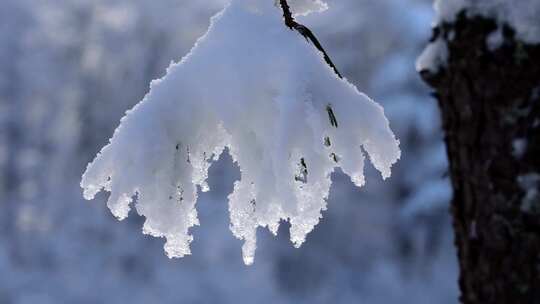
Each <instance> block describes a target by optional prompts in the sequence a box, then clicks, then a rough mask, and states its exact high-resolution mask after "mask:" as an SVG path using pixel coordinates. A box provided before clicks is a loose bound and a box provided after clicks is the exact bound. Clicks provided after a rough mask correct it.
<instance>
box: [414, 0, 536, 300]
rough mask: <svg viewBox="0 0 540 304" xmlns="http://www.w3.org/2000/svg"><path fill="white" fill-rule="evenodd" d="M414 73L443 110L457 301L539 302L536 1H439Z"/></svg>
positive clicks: (436, 3) (436, 2)
mask: <svg viewBox="0 0 540 304" xmlns="http://www.w3.org/2000/svg"><path fill="white" fill-rule="evenodd" d="M435 8H436V11H437V19H436V27H435V29H434V31H433V37H432V39H431V43H430V44H429V46H428V47H427V48H426V50H425V51H424V53H423V54H422V56H421V57H420V58H419V59H418V62H417V68H418V70H419V72H420V73H421V74H422V76H423V78H424V80H425V81H426V82H427V83H429V84H430V85H431V86H432V87H433V88H434V89H435V90H436V94H435V96H436V97H437V98H438V101H439V105H440V107H441V110H442V118H443V127H444V131H445V134H446V136H445V140H446V144H447V152H448V156H449V162H450V175H451V179H452V185H453V189H454V192H453V193H454V198H453V201H452V215H453V221H454V229H455V236H456V245H457V248H458V253H459V254H458V258H459V264H460V280H459V283H460V289H461V293H462V295H461V298H460V300H461V302H462V303H467V304H476V303H538V302H539V301H540V300H539V299H540V293H539V290H540V268H539V267H538V265H539V258H538V254H539V251H540V230H539V229H538V228H539V227H540V195H539V193H540V192H539V191H540V174H539V172H540V163H539V161H538V160H539V157H538V155H539V151H540V136H539V135H540V106H539V105H540V64H539V63H540V1H536V0H523V1H505V0H499V1H488V0H476V1H474V0H447V1H445V0H437V1H435Z"/></svg>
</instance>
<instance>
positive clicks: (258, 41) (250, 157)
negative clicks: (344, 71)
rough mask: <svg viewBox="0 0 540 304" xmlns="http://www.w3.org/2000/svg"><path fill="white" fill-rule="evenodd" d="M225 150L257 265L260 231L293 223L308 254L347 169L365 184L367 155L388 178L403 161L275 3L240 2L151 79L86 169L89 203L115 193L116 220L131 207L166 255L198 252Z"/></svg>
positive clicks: (247, 249)
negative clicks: (214, 171) (202, 211)
mask: <svg viewBox="0 0 540 304" xmlns="http://www.w3.org/2000/svg"><path fill="white" fill-rule="evenodd" d="M225 148H228V150H229V153H230V154H231V156H232V158H233V160H234V161H235V162H236V163H237V164H238V166H239V167H240V170H241V178H240V180H239V181H237V182H236V183H235V185H234V190H233V192H232V193H231V194H230V195H229V211H230V220H231V226H230V228H231V231H232V232H233V234H234V235H235V236H236V237H237V238H239V239H242V240H244V245H243V247H242V252H243V256H244V262H245V263H246V264H251V263H252V262H253V258H254V253H255V249H256V230H257V227H259V226H261V227H268V228H269V229H270V231H272V232H273V233H274V234H275V233H277V230H278V226H279V224H280V221H281V220H288V221H290V223H291V227H290V235H291V241H292V242H293V243H294V245H295V246H300V245H301V244H302V243H303V242H304V241H305V238H306V235H307V233H309V232H310V231H311V230H313V228H314V226H315V225H317V223H318V222H319V219H320V218H321V211H322V210H325V209H326V198H327V197H328V193H329V189H330V185H331V180H330V174H331V173H332V172H333V170H334V169H335V168H336V167H340V168H341V169H342V170H343V172H345V173H346V174H348V175H349V176H350V177H351V179H352V180H353V182H354V183H355V184H356V185H357V186H362V185H363V184H364V174H363V167H364V158H365V155H364V152H363V151H365V153H366V154H367V155H368V156H369V157H370V160H371V161H372V163H373V165H374V166H375V168H377V169H378V170H379V171H380V172H381V174H382V176H383V178H387V177H389V176H390V168H391V166H392V164H393V163H395V162H396V161H397V159H398V158H399V157H400V150H399V147H398V141H397V140H396V139H395V137H394V135H393V133H392V131H391V130H390V128H389V123H388V121H387V119H386V118H385V116H384V113H383V109H382V108H381V107H380V106H379V105H378V104H376V103H375V102H373V101H372V100H371V99H369V98H368V97H367V96H366V95H364V94H362V93H360V92H359V91H358V90H357V89H356V87H354V86H353V85H352V84H350V83H349V82H347V81H346V80H343V79H339V78H338V77H337V76H336V75H335V74H334V72H333V70H332V69H331V68H330V67H328V66H327V65H326V63H325V62H324V60H323V59H322V56H321V54H320V53H319V52H318V51H317V50H316V49H315V48H314V47H313V46H311V45H309V44H308V43H307V42H306V41H305V39H304V38H302V37H301V36H300V35H298V34H297V33H296V32H295V31H291V30H289V29H288V28H287V27H285V26H284V25H283V21H282V16H281V11H280V10H279V9H277V8H276V7H275V6H274V5H273V3H272V2H271V1H265V0H251V1H245V0H234V1H232V2H231V3H230V4H229V5H228V6H227V7H226V8H225V9H224V10H223V11H222V12H220V13H218V14H217V15H216V16H215V17H213V18H212V23H211V26H210V28H209V30H208V32H207V33H206V34H205V35H204V36H203V37H202V38H200V39H199V40H198V42H197V43H196V45H195V47H194V48H193V49H192V50H191V52H190V53H189V54H188V55H187V56H185V57H184V58H183V59H182V60H181V61H180V62H179V63H173V64H171V65H170V67H169V68H168V69H167V75H166V76H165V77H164V78H162V79H160V80H156V81H153V82H152V84H151V86H150V92H149V93H148V94H147V95H146V96H145V98H144V99H143V100H142V101H141V102H140V103H139V104H137V105H136V106H135V107H134V108H133V109H131V110H130V111H128V112H127V113H126V116H125V117H123V118H122V120H121V123H120V126H119V127H118V128H117V129H116V131H115V132H114V135H113V137H112V139H111V140H110V143H109V144H108V145H107V146H105V147H104V148H103V149H102V150H101V152H100V153H99V154H98V155H97V157H96V158H95V160H94V161H93V162H92V163H91V164H89V165H88V168H87V170H86V172H85V173H84V175H83V178H82V181H81V187H82V188H83V189H84V197H85V198H86V199H92V198H94V196H95V195H96V194H97V193H98V192H99V191H101V190H106V191H109V192H110V193H111V194H110V197H109V200H108V202H107V205H108V207H109V208H110V210H111V212H112V213H113V214H114V215H115V216H116V217H117V218H119V219H123V218H125V217H127V216H128V213H129V210H130V207H129V205H130V203H131V201H132V200H133V198H134V197H136V198H137V203H136V210H137V212H138V213H139V214H141V215H143V216H145V217H146V221H145V223H144V227H143V232H144V233H146V234H150V235H153V236H156V237H165V238H166V239H167V242H166V244H165V251H166V253H167V255H168V256H169V257H182V256H184V255H187V254H190V246H189V245H190V242H191V241H192V239H193V237H192V236H191V235H190V234H189V229H190V227H192V226H194V225H198V224H199V222H198V218H197V211H196V209H195V203H196V201H197V192H198V189H199V188H200V189H201V190H202V191H206V190H208V189H209V188H208V185H207V184H206V179H207V176H208V168H209V166H210V164H211V162H212V161H214V160H216V159H217V158H218V157H219V155H220V154H221V153H222V152H223V151H224V149H225Z"/></svg>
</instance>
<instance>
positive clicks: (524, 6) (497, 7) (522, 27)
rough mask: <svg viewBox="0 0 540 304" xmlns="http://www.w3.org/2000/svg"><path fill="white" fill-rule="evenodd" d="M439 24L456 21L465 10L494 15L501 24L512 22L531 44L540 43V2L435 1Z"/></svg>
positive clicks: (519, 36) (489, 16)
mask: <svg viewBox="0 0 540 304" xmlns="http://www.w3.org/2000/svg"><path fill="white" fill-rule="evenodd" d="M434 7H435V11H436V12H437V20H436V21H437V23H439V22H441V21H446V22H452V21H454V19H455V17H456V15H457V14H458V13H459V12H460V11H461V10H463V9H466V10H467V14H468V15H470V16H476V15H479V16H484V17H488V18H494V19H495V20H497V21H498V22H499V25H502V24H508V25H510V26H511V27H512V28H513V29H514V30H515V31H516V33H517V36H518V38H519V39H521V40H522V41H524V42H527V43H540V22H539V21H538V20H539V19H538V18H539V17H538V16H540V1H537V0H521V1H506V0H435V3H434Z"/></svg>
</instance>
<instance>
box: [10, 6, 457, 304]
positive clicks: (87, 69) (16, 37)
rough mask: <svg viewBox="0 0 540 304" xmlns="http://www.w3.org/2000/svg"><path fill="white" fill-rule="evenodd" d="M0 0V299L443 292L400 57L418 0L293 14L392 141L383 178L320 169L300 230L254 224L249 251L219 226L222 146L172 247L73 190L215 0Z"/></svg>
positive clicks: (224, 212) (446, 224) (225, 171)
mask: <svg viewBox="0 0 540 304" xmlns="http://www.w3.org/2000/svg"><path fill="white" fill-rule="evenodd" d="M0 2H1V3H0V4H1V6H0V303H2V304H11V303H33V304H35V303H38V304H42V303H43V304H47V303H55V304H56V303H81V304H82V303H375V304H379V303H415V304H417V303H426V304H432V303H457V294H458V290H457V261H456V257H455V250H454V247H453V237H452V231H451V225H450V218H449V215H448V211H447V209H448V201H449V199H450V196H451V193H450V187H449V182H448V178H447V176H446V167H447V161H446V154H445V150H444V145H443V141H442V134H441V132H440V126H439V124H440V122H439V113H438V109H437V105H436V103H435V101H434V100H432V99H431V98H430V96H429V91H428V89H427V87H426V86H424V85H423V84H422V83H421V81H420V78H419V77H418V75H417V74H416V72H415V69H414V62H415V59H416V57H417V56H418V54H420V52H421V50H422V48H423V46H424V45H425V43H426V42H427V40H428V38H429V35H430V31H431V27H430V24H431V21H432V18H433V12H432V8H431V3H430V1H429V0H377V1H374V0H329V1H327V2H328V4H329V9H328V10H327V11H326V12H324V13H321V14H312V15H309V16H305V17H301V18H300V19H301V22H303V23H305V24H306V25H308V26H309V27H310V28H311V29H312V30H313V31H314V32H315V33H316V34H317V36H318V37H319V39H320V40H321V42H322V43H323V45H324V46H325V47H326V49H327V51H328V52H329V54H330V55H331V57H332V58H333V60H334V62H335V63H336V65H337V66H338V67H339V68H340V70H341V71H342V73H343V74H344V75H345V76H346V77H347V78H348V79H349V80H350V81H351V82H353V83H354V84H356V85H357V86H358V87H359V89H360V90H361V91H364V92H366V93H367V94H368V95H370V96H371V97H373V98H374V99H375V100H377V101H378V102H379V103H381V104H382V105H383V106H384V107H385V111H386V114H387V116H388V117H389V120H390V122H391V126H392V128H393V129H394V131H395V132H396V133H397V135H398V137H399V138H400V140H401V147H402V150H403V157H402V160H401V161H400V162H399V163H398V164H397V165H396V166H395V168H394V170H393V175H392V178H391V179H389V180H388V181H385V182H383V181H382V180H381V178H380V176H379V175H378V174H376V172H374V171H375V170H374V169H373V168H372V167H370V166H369V165H368V169H367V170H368V178H367V185H366V186H365V187H363V188H361V189H357V188H355V187H354V186H353V184H352V183H351V182H350V180H349V179H348V177H347V176H345V175H343V174H342V173H340V172H338V173H336V174H334V175H333V179H334V184H333V186H332V190H331V195H330V198H329V208H328V211H326V212H325V213H324V218H323V219H322V221H321V223H320V224H319V225H318V226H317V227H316V228H315V230H314V231H313V232H312V233H311V234H310V235H309V236H308V238H307V242H306V243H305V244H304V245H303V247H301V248H300V249H295V248H293V247H292V245H291V243H290V242H289V241H288V229H287V228H288V227H287V225H282V227H281V229H280V231H279V235H278V237H273V236H272V235H271V234H270V233H269V232H268V231H263V230H261V231H259V235H258V238H259V241H258V245H259V246H258V247H259V248H258V250H257V256H256V259H255V264H254V265H253V266H250V267H247V266H245V265H244V264H243V263H242V258H241V252H240V247H241V242H240V241H238V240H236V239H235V238H234V237H233V236H232V234H231V233H230V231H229V224H228V209H227V201H226V196H227V195H228V193H230V192H231V190H232V184H233V182H234V180H235V179H237V178H238V176H239V173H238V168H236V167H235V166H234V165H233V164H232V162H231V159H230V157H228V156H223V157H222V158H221V159H220V161H219V162H218V163H216V164H214V165H213V166H212V168H211V170H210V180H209V184H210V186H211V189H212V190H211V191H210V192H208V193H203V194H201V196H200V200H199V203H198V210H199V215H200V222H201V226H200V227H196V228H194V229H193V230H192V231H193V234H194V236H195V241H194V242H193V243H192V251H193V255H192V256H189V257H186V258H183V259H176V260H169V259H168V258H167V257H166V256H165V255H164V252H163V249H162V246H163V240H162V239H155V238H152V237H149V236H145V235H143V234H142V233H141V226H142V219H141V218H140V217H138V216H137V215H136V214H135V213H134V212H132V213H131V215H130V217H129V218H128V219H127V220H125V221H123V222H118V221H116V220H115V219H114V218H113V216H112V215H111V214H110V213H109V212H108V210H107V208H106V206H105V203H104V200H105V198H106V195H104V194H102V195H101V196H99V197H98V198H97V199H95V200H94V201H91V202H88V201H84V200H83V199H82V195H81V189H80V188H79V181H80V175H81V174H82V172H83V171H84V168H85V166H86V164H87V163H88V162H89V161H90V160H92V158H93V157H94V155H95V154H96V153H97V152H98V151H99V149H100V148H101V147H102V146H103V145H104V144H106V143H107V140H108V138H109V137H110V136H111V135H112V132H113V130H114V128H115V127H116V126H117V124H118V122H119V119H120V118H121V117H122V116H123V113H124V112H125V111H126V110H127V109H129V108H130V107H131V106H133V105H134V104H135V103H136V102H138V101H139V100H140V99H142V97H143V96H144V94H145V93H146V92H147V91H148V88H149V82H150V80H152V79H155V78H159V77H161V76H163V74H164V71H165V68H166V67H167V66H168V64H169V63H170V61H171V60H173V61H178V60H179V59H180V58H181V57H182V56H183V55H185V54H186V53H187V52H188V51H189V49H190V48H191V46H192V45H193V43H194V42H195V40H196V39H197V37H199V36H200V35H202V34H203V33H204V32H205V30H206V28H207V27H208V24H209V17H210V16H212V15H213V14H215V13H216V12H218V11H219V10H220V9H221V8H223V7H224V5H225V3H226V0H204V1H201V0H159V1H157V0H156V1H148V0H55V1H36V0H1V1H0ZM203 89H207V90H212V88H211V87H205V88H203Z"/></svg>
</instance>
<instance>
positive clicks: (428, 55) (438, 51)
mask: <svg viewBox="0 0 540 304" xmlns="http://www.w3.org/2000/svg"><path fill="white" fill-rule="evenodd" d="M447 60H448V47H447V46H446V42H445V41H444V40H443V39H442V38H441V37H439V38H438V39H437V40H435V41H434V42H432V43H430V44H428V46H427V47H426V48H425V49H424V51H423V52H422V54H421V55H420V57H418V59H417V60H416V71H418V72H421V71H429V72H431V73H433V74H436V73H437V72H438V71H439V69H440V68H441V67H445V66H446V61H447Z"/></svg>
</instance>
